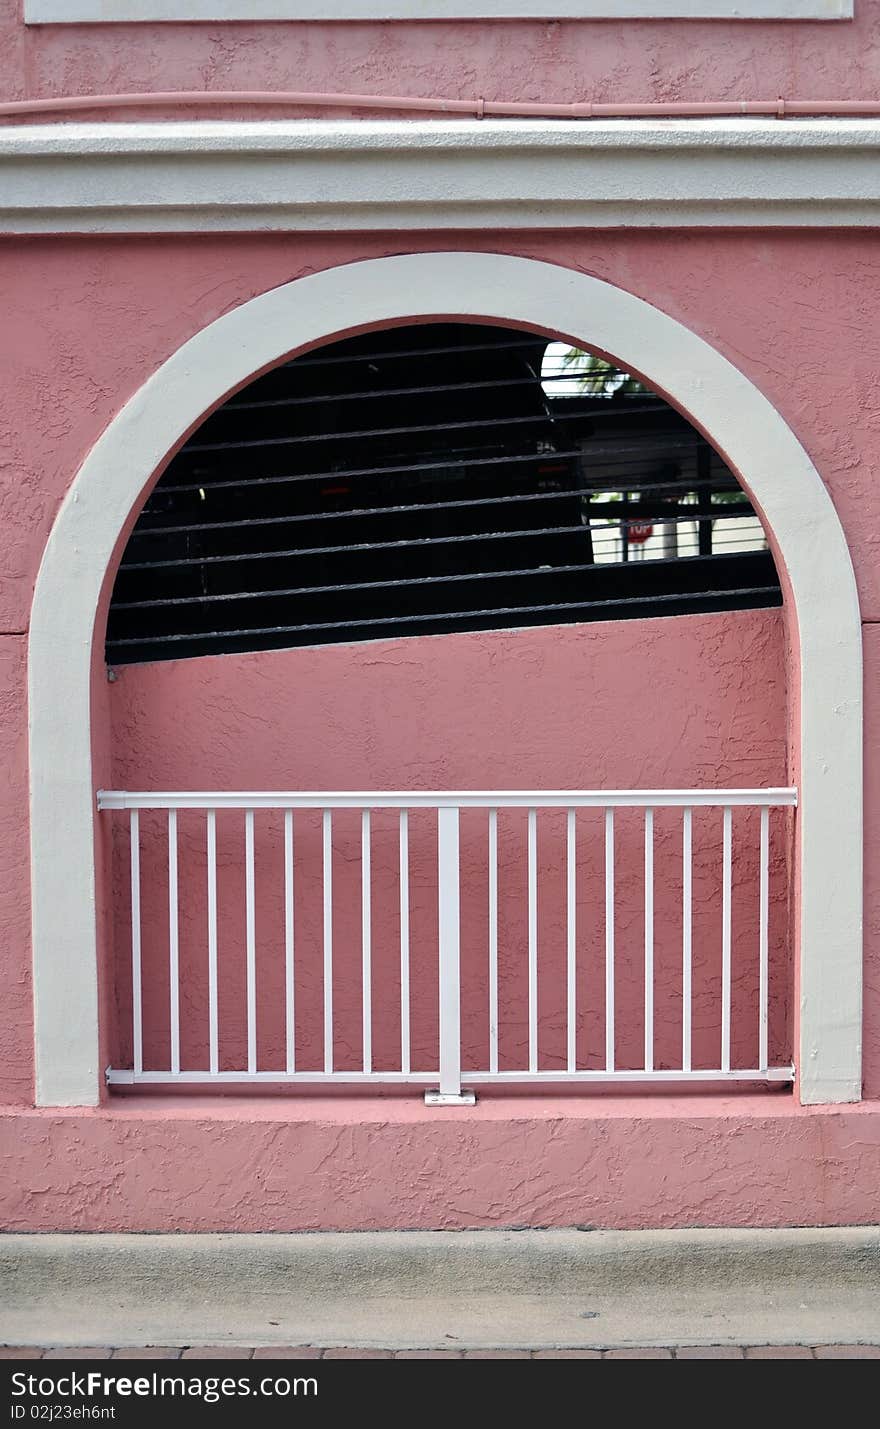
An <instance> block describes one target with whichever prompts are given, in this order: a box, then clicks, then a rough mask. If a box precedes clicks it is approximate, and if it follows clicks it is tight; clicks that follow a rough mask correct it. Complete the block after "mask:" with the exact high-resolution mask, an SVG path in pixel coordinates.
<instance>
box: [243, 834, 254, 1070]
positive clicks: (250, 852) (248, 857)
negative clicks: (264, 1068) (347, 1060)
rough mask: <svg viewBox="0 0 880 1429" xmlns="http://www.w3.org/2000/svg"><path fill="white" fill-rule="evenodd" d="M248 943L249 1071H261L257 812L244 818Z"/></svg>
mask: <svg viewBox="0 0 880 1429" xmlns="http://www.w3.org/2000/svg"><path fill="white" fill-rule="evenodd" d="M244 874H245V880H244V889H245V940H246V956H247V1068H248V1072H249V1073H251V1072H255V1071H256V1070H257V936H256V914H255V900H254V811H253V809H248V810H246V812H245V816H244Z"/></svg>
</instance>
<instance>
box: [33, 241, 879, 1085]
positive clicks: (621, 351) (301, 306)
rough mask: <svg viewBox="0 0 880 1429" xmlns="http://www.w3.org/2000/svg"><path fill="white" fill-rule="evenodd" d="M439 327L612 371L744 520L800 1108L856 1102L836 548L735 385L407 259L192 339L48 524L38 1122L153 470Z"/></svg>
mask: <svg viewBox="0 0 880 1429" xmlns="http://www.w3.org/2000/svg"><path fill="white" fill-rule="evenodd" d="M444 315H454V316H456V317H462V318H468V317H474V318H486V319H495V320H497V321H499V322H503V323H514V324H516V323H522V324H524V325H526V326H530V327H538V328H542V329H545V330H550V331H555V332H559V333H563V334H566V335H568V336H570V337H572V338H575V339H577V340H578V341H580V342H582V343H584V344H585V345H588V346H591V347H595V348H598V349H600V350H601V351H604V352H606V353H609V354H612V355H613V356H614V357H616V358H617V359H619V360H620V361H621V362H622V363H623V364H625V365H628V366H632V367H633V368H634V369H635V370H637V371H639V372H640V373H642V374H643V375H644V376H645V377H646V378H647V380H648V381H649V382H651V383H652V384H654V385H656V386H657V387H658V388H659V389H660V390H662V391H663V392H664V393H666V394H668V396H669V397H670V398H671V399H672V400H673V401H674V402H676V403H677V404H679V405H680V406H681V408H682V409H683V410H684V411H685V412H686V413H687V414H688V415H689V416H690V417H691V418H692V419H693V420H694V421H695V422H696V423H697V424H698V425H699V426H700V427H701V428H703V430H705V431H706V432H707V433H708V434H709V435H710V436H711V438H712V440H713V442H715V443H716V444H717V445H718V446H719V447H720V448H721V450H722V451H723V452H724V453H725V455H726V457H727V459H728V460H729V461H730V462H731V464H732V465H733V466H734V468H735V469H736V470H737V472H738V473H739V474H740V476H741V478H742V480H743V482H744V484H745V485H746V486H747V488H748V490H749V492H750V493H751V495H752V497H753V498H754V500H755V502H756V504H757V505H758V507H759V508H760V510H761V511H762V513H763V516H764V519H765V521H766V523H767V525H768V527H769V529H770V530H771V531H772V533H773V538H774V541H775V544H776V548H777V558H778V559H779V560H780V561H781V563H782V566H783V567H784V570H783V572H782V574H783V579H784V581H785V582H786V584H787V588H788V589H787V595H788V599H789V600H790V601H791V602H792V603H793V607H794V612H795V615H796V620H797V628H798V631H799V637H800V652H799V654H800V739H801V748H800V780H799V786H800V798H799V813H798V820H799V832H800V840H799V859H800V865H799V870H798V872H799V886H800V903H799V916H800V928H799V947H800V966H799V977H798V981H797V986H798V997H799V1003H798V1046H797V1054H796V1055H797V1065H798V1082H799V1090H800V1097H801V1100H802V1101H803V1102H806V1103H827V1102H847V1101H854V1100H858V1098H859V1097H860V1095H861V998H862V936H861V934H862V930H861V904H862V856H861V855H862V813H861V806H862V708H861V702H862V673H861V626H860V617H859V607H858V598H857V594H856V587H855V579H854V575H853V569H852V562H851V560H850V555H849V551H848V548H847V545H846V540H845V537H844V534H843V530H842V528H841V526H840V522H839V521H838V518H837V515H836V512H835V510H834V507H833V505H832V502H831V499H830V497H829V495H828V492H827V491H826V489H825V487H824V485H823V483H822V481H821V479H820V477H819V474H818V472H817V471H816V469H815V467H814V466H813V464H812V462H811V461H810V459H809V457H808V456H807V454H806V452H805V451H804V449H803V447H802V446H801V445H800V443H799V442H798V441H797V439H796V437H795V436H794V435H793V433H792V432H791V430H790V429H789V428H788V427H787V426H786V424H785V422H784V421H783V419H782V418H781V416H780V415H779V413H778V412H777V411H776V410H775V408H774V407H773V406H772V405H771V404H770V402H769V401H767V400H766V398H765V397H763V396H762V394H761V393H760V392H759V391H758V389H757V388H756V387H755V386H754V385H753V384H752V383H751V382H749V381H748V379H747V378H746V377H745V376H744V375H743V374H742V373H741V372H740V371H738V369H737V368H735V367H734V366H733V365H732V364H731V363H730V362H728V361H727V359H726V358H724V357H722V356H721V355H720V354H719V353H718V352H717V351H716V350H715V349H714V348H712V347H711V346H709V344H708V343H706V342H705V341H703V339H702V338H700V337H697V336H696V335H695V334H694V333H693V332H691V331H689V330H688V329H687V328H686V327H684V326H683V325H682V324H681V323H679V322H676V321H675V320H674V319H673V318H671V317H669V316H667V315H666V314H664V313H662V312H660V311H659V310H658V309H657V308H654V307H652V306H651V305H650V304H648V303H646V302H644V301H643V300H641V299H639V298H636V297H634V296H632V294H630V293H627V292H624V291H623V290H621V289H620V288H616V287H613V286H611V285H610V284H608V283H605V282H601V281H600V280H598V279H596V278H592V277H588V276H585V275H584V274H582V273H578V272H575V271H573V270H571V269H568V268H563V267H559V266H556V265H554V264H550V263H543V262H538V261H534V260H531V259H524V258H514V257H508V256H503V255H497V254H487V253H425V254H412V255H405V256H401V257H392V258H381V259H373V260H369V261H365V262H358V263H352V264H349V265H345V266H341V267H336V268H332V269H330V270H328V271H326V272H323V273H320V274H317V275H315V276H310V277H306V278H302V279H299V280H297V281H294V282H292V283H288V284H286V285H285V286H283V287H280V288H276V289H273V290H272V291H271V292H268V293H265V294H263V295H261V296H260V297H257V298H254V299H252V300H251V301H249V302H246V303H244V304H243V305H242V306H241V307H239V308H236V309H235V310H233V311H232V312H230V313H227V314H226V315H224V316H223V317H221V318H218V319H217V320H216V321H215V322H213V323H211V324H210V325H209V326H208V327H206V328H204V329H203V330H202V331H201V332H198V333H196V335H195V336H194V337H192V338H191V339H190V340H189V341H188V342H187V343H185V344H184V346H183V347H181V348H180V349H179V350H178V351H177V352H175V353H174V354H173V355H172V356H171V357H170V358H169V359H168V360H167V361H166V362H165V363H163V365H162V366H161V367H160V368H159V369H158V370H157V371H156V372H155V373H154V374H153V376H152V377H151V378H150V379H149V380H148V381H147V382H146V383H144V385H143V387H141V388H140V390H139V391H138V392H136V393H135V395H134V396H133V397H132V398H131V400H130V401H129V402H127V403H126V405H125V407H123V408H122V410H121V411H120V412H119V414H118V415H117V416H116V417H115V418H114V420H113V421H112V422H111V423H110V425H109V426H108V427H107V429H106V431H105V432H104V433H103V435H102V436H101V438H100V440H99V441H98V442H97V443H96V445H95V446H94V447H93V449H92V451H91V452H90V453H89V455H88V457H87V458H86V460H85V462H84V463H83V465H82V467H81V468H80V470H79V472H78V474H77V476H76V478H75V480H74V482H73V484H72V486H71V488H70V491H69V493H68V495H67V497H66V499H65V501H64V503H63V505H62V507H61V509H60V511H59V513H58V516H57V519H56V521H55V524H54V526H53V529H52V532H51V535H50V537H49V540H48V543H47V545H46V549H45V552H44V555H43V560H42V564H41V566H40V571H39V576H38V578H37V583H36V589H35V593H34V602H33V609H32V618H31V628H30V642H29V699H30V770H31V877H32V885H31V891H32V908H33V958H34V1005H35V1053H36V1086H37V1091H36V1096H37V1103H38V1105H42V1106H76V1105H93V1104H95V1103H96V1102H97V1100H98V1096H99V1085H100V1070H101V1069H100V1065H99V1039H98V976H97V930H96V916H97V908H96V891H95V864H94V850H93V830H94V820H95V817H96V814H95V799H94V793H95V788H94V780H93V773H92V752H91V737H90V698H91V696H90V683H91V654H92V642H93V637H94V632H95V618H96V612H97V609H98V604H99V600H100V596H101V591H102V586H103V584H104V581H105V578H106V575H107V571H108V567H109V564H110V562H111V561H112V559H113V556H114V550H115V548H116V547H117V544H118V542H119V539H120V535H121V533H122V532H123V530H124V527H125V524H126V522H127V520H128V519H129V517H130V514H131V512H132V511H133V509H135V508H136V506H137V505H138V503H139V501H140V499H141V495H142V492H143V490H144V488H145V486H146V485H147V484H148V483H149V481H150V478H151V475H152V474H153V473H154V472H155V471H156V470H157V468H159V466H160V465H161V464H162V462H163V461H164V460H165V459H166V458H167V455H168V453H169V451H171V450H172V449H173V448H174V447H175V446H176V445H177V444H178V443H179V442H180V441H181V440H182V439H183V438H184V437H185V435H186V433H187V432H188V431H189V430H190V429H191V428H192V426H193V424H194V423H195V422H197V421H198V419H199V418H200V417H201V415H202V414H203V413H205V412H206V411H208V410H209V409H210V408H211V407H213V406H214V405H216V404H217V403H218V402H219V401H220V400H221V399H222V398H223V397H224V396H225V395H226V394H227V393H228V392H229V391H231V390H232V389H233V388H235V387H237V386H239V385H241V384H242V383H243V382H245V381H247V379H248V378H249V377H250V376H252V375H253V374H255V373H257V372H259V371H260V370H261V369H263V368H265V367H267V366H269V365H271V364H273V363H275V362H277V361H279V360H281V359H283V358H284V357H285V356H287V355H288V354H289V353H291V352H293V351H296V350H298V349H300V348H302V347H304V346H307V345H310V344H314V343H317V342H321V341H323V340H327V339H329V338H331V337H333V336H335V335H337V334H338V333H340V332H344V331H346V330H351V329H353V328H356V327H360V326H364V325H376V324H383V323H389V322H394V321H396V320H406V319H418V318H425V317H437V316H444Z"/></svg>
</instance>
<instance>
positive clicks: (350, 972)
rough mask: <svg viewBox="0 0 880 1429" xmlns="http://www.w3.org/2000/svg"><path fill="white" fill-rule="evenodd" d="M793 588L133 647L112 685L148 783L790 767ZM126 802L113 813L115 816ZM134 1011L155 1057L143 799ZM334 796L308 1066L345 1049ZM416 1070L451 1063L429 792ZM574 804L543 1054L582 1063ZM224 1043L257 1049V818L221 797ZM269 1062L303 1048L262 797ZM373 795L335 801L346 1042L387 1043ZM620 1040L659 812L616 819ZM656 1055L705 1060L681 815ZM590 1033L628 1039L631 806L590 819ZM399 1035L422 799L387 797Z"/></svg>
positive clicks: (329, 785)
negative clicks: (328, 901) (684, 1004)
mask: <svg viewBox="0 0 880 1429" xmlns="http://www.w3.org/2000/svg"><path fill="white" fill-rule="evenodd" d="M783 646H784V633H783V622H782V614H781V612H780V611H778V610H769V611H737V612H732V613H729V614H716V615H704V616H688V617H682V618H679V619H665V620H664V619H654V620H640V621H623V622H600V623H597V624H595V625H581V626H550V627H544V628H541V629H537V630H509V631H494V632H485V633H474V634H460V635H446V636H432V637H427V638H421V639H418V638H417V639H404V640H382V641H374V642H369V643H360V644H354V645H336V646H325V647H322V648H316V649H301V650H276V651H266V652H262V653H255V654H249V655H240V656H214V657H205V658H201V659H192V660H178V661H167V662H162V663H158V664H145V665H131V666H127V667H126V666H123V667H120V668H119V669H118V670H117V672H116V673H117V679H116V681H115V682H114V683H113V684H111V685H110V686H109V692H110V704H111V710H112V720H113V746H112V752H113V775H112V777H113V787H114V788H121V789H178V788H197V789H198V788H206V789H230V788H242V789H267V788H283V789H364V790H369V789H475V788H488V789H494V788H498V789H504V788H511V787H513V788H534V789H590V788H612V789H613V788H627V787H633V786H635V787H651V786H655V787H659V788H663V787H670V788H676V787H678V788H681V787H684V788H690V787H703V786H710V787H711V786H718V785H720V786H721V787H724V786H731V787H742V786H752V785H757V786H771V787H772V786H775V785H780V784H783V783H784V782H785V768H786V748H785V745H786V739H785V735H786V697H785V679H784V668H785V667H784V658H783ZM109 817H110V816H105V819H104V822H105V823H107V822H108V821H109ZM115 822H116V827H117V829H118V831H119V838H118V841H117V854H118V861H117V868H116V884H115V900H114V901H115V910H116V928H115V946H116V949H117V954H118V964H117V971H116V975H115V978H114V979H113V981H114V984H115V986H116V987H117V989H118V991H119V1014H120V1018H119V1033H120V1038H119V1042H118V1044H117V1047H116V1049H115V1050H114V1051H113V1053H112V1054H111V1056H112V1060H113V1065H114V1066H125V1067H127V1066H130V1065H131V1062H130V1058H131V1050H130V1045H129V1043H130V1034H129V1028H130V1020H131V1019H130V1010H129V1008H130V1001H129V998H128V988H129V983H130V973H129V967H130V953H129V948H130V942H129V926H130V920H129V871H128V840H127V827H128V819H127V816H126V815H124V814H123V815H120V816H118V817H117V819H116V821H115ZM319 822H320V816H319V815H317V814H316V815H308V814H305V815H298V816H297V819H296V821H295V840H296V843H295V847H296V914H295V927H296V966H297V977H296V1007H297V1028H296V1039H297V1049H298V1059H299V1060H298V1065H299V1066H300V1067H301V1068H308V1067H312V1068H319V1067H320V1066H321V1063H322V1055H323V1054H322V1035H323V1034H322V1002H321V1000H322V988H323V981H322V973H321V968H322V957H323V951H322V907H321V887H322V885H321V879H322V855H321V838H320V827H319ZM409 823H410V827H409V849H410V892H411V915H410V934H411V946H412V954H411V960H412V966H411V999H410V1003H411V1019H412V1020H411V1035H412V1045H413V1066H414V1068H416V1069H419V1068H423V1069H431V1068H435V1067H436V1065H437V1062H436V1058H437V992H436V988H437V970H436V942H437V930H436V905H437V879H436V833H435V820H434V818H433V816H431V815H430V814H427V813H425V814H418V813H411V814H410V819H409ZM564 827H565V814H564V812H562V813H548V814H544V815H541V816H540V817H539V822H538V946H539V986H538V1015H539V1020H540V1047H539V1052H540V1055H539V1065H540V1066H541V1067H542V1068H552V1067H561V1066H564V1065H565V1029H566V1015H565V939H566V922H565V906H566V905H565V887H564V870H565V859H566V854H565V837H564ZM217 828H218V858H219V869H220V872H219V903H218V923H219V932H218V942H219V949H220V991H219V998H220V1020H221V1066H224V1067H228V1068H230V1069H235V1068H240V1067H242V1066H244V1065H246V1025H245V1005H244V1000H243V997H242V978H243V975H244V928H243V917H244V904H245V892H244V869H243V862H242V839H243V816H242V815H241V814H240V813H231V814H228V815H226V814H220V815H219V816H218V819H217ZM772 830H773V845H772V855H773V856H772V882H771V888H772V908H771V945H772V955H771V971H772V976H771V1007H772V1017H771V1037H770V1043H771V1051H770V1061H771V1064H773V1065H781V1064H785V1063H786V1062H787V1061H790V1060H791V1042H790V1029H789V1018H788V1013H789V1010H790V997H789V978H790V947H789V944H788V939H787V928H788V919H787V898H788V852H789V847H790V834H791V820H790V818H789V817H788V815H787V814H786V813H785V812H784V811H779V812H778V813H777V814H774V816H773V821H772ZM461 833H462V860H461V862H462V890H461V895H462V896H461V901H462V978H463V1005H462V1016H463V1024H464V1065H465V1067H471V1068H474V1069H480V1068H486V1067H487V1066H488V1048H487V1027H488V1004H487V967H488V920H487V912H486V900H487V877H488V875H487V865H488V852H487V840H486V816H485V814H484V813H479V812H474V813H469V814H465V815H463V816H462V820H461ZM256 836H257V837H256V879H257V882H256V928H257V998H258V1025H257V1036H258V1066H259V1067H260V1068H261V1069H262V1068H265V1069H267V1070H271V1069H277V1068H279V1067H283V1066H284V1061H285V1057H284V984H283V975H284V930H283V921H282V919H283V906H284V898H283V872H282V870H283V827H282V823H281V819H280V817H278V816H276V815H272V814H259V815H258V816H257V819H256ZM360 836H361V835H360V817H359V815H358V814H357V813H343V812H340V813H338V814H336V815H335V816H334V873H333V880H334V998H333V1002H334V1019H335V1030H336V1048H335V1050H336V1057H335V1065H336V1066H337V1067H338V1068H339V1069H343V1068H351V1069H354V1070H357V1069H358V1068H359V1067H360V1066H361V1060H360V1059H361V1046H362V1043H361V992H360V990H361V967H360V960H361V926H360V920H361V901H360V899H361V894H360V877H361V868H360ZM179 837H180V873H179V901H180V907H181V910H182V919H181V952H180V956H181V969H182V985H183V1029H182V1037H183V1041H182V1056H183V1066H184V1067H185V1068H191V1069H193V1070H198V1069H201V1068H204V1067H206V1066H207V1065H208V1050H207V1028H208V988H207V937H206V926H207V912H206V870H205V822H204V815H202V814H182V815H181V816H180V818H179ZM720 839H721V815H720V812H718V811H698V812H697V813H696V814H695V816H694V850H695V869H694V895H693V903H694V909H695V913H694V967H695V972H694V1065H695V1066H718V1065H719V1064H720V1052H719V1039H720V1017H719V1007H720V992H719V987H720V984H719V977H720V947H721V929H720V906H721V847H720ZM615 842H616V853H615V864H616V887H617V898H616V900H615V901H616V909H615V923H616V940H617V978H616V981H617V990H616V1014H617V1016H616V1022H617V1059H618V1065H620V1066H639V1065H641V1058H642V1056H643V1046H644V1031H643V1029H644V1017H643V1005H644V978H643V968H644V953H643V948H644V934H643V909H644V892H643V889H644V872H643V868H644V835H643V827H642V815H641V813H640V812H636V811H632V812H630V811H620V812H619V813H618V815H617V818H616V840H615ZM654 843H655V854H654V858H655V930H656V931H655V950H654V956H655V967H656V978H655V986H656V992H655V1018H654V1032H655V1054H656V1058H657V1065H658V1066H667V1067H670V1066H671V1067H674V1066H676V1065H680V1049H681V945H682V927H681V897H682V893H681V814H680V812H679V811H675V810H668V811H663V810H658V811H657V813H656V815H655V836H654ZM577 847H578V885H579V887H578V906H577V919H578V963H579V979H578V982H579V986H578V1007H579V1012H578V1056H579V1061H580V1064H581V1065H582V1066H594V1067H595V1066H601V1065H602V1059H603V1058H604V956H605V954H604V937H605V927H604V875H603V867H604V824H603V814H602V811H601V810H598V811H594V812H589V811H585V812H584V813H583V814H582V815H579V816H578V820H577ZM734 849H735V871H736V879H735V894H734V908H733V933H734V938H733V971H734V1019H733V1020H734V1037H733V1056H734V1065H735V1066H746V1067H749V1066H755V1065H757V974H758V959H757V947H758V934H757V892H756V889H757V877H758V873H757V851H758V819H757V815H755V814H753V813H750V812H748V811H742V812H739V811H738V812H737V814H736V817H735V820H734ZM141 850H142V852H141V887H142V895H141V909H142V929H143V961H144V1000H145V1002H144V1005H145V1019H146V1031H145V1065H146V1066H147V1067H148V1068H149V1067H155V1068H157V1069H161V1068H163V1067H167V1066H168V1064H169V1049H168V1011H167V1009H168V976H167V958H168V953H167V943H168V930H167V916H168V915H167V872H166V866H165V865H166V861H167V839H166V831H165V818H164V816H163V815H158V816H151V815H149V814H146V813H144V814H142V815H141ZM499 854H500V870H499V899H500V926H499V945H500V996H501V1027H500V1032H501V1066H502V1068H505V1067H509V1068H511V1069H514V1068H517V1067H522V1066H524V1065H526V1064H527V1041H528V1012H527V1006H528V1003H527V985H526V970H527V965H528V958H527V947H526V931H527V927H528V911H527V903H526V891H527V871H526V863H525V814H524V813H523V812H513V813H510V814H504V813H502V814H501V816H500V818H499ZM371 885H372V920H371V922H372V965H373V966H372V970H373V978H372V984H373V1054H374V1058H375V1064H376V1065H377V1066H384V1067H388V1068H394V1067H399V1065H400V1063H399V1046H400V1038H399V1025H400V1023H399V958H400V954H399V946H400V940H399V914H398V906H399V893H398V835H397V815H396V813H393V812H392V813H388V814H382V813H379V812H374V814H373V816H372V878H371Z"/></svg>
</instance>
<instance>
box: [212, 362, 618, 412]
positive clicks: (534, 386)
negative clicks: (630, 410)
mask: <svg viewBox="0 0 880 1429" xmlns="http://www.w3.org/2000/svg"><path fill="white" fill-rule="evenodd" d="M580 375H581V374H579V373H578V372H577V370H576V369H573V370H572V371H570V372H552V373H548V374H547V376H542V377H540V378H537V377H535V376H528V377H502V378H499V379H496V380H494V381H491V382H488V381H487V382H478V381H474V382H441V383H434V384H431V385H428V386H421V385H420V386H418V387H381V388H370V390H369V391H367V392H315V393H314V395H313V396H310V397H308V396H307V397H267V398H265V399H264V400H262V401H257V402H236V400H235V398H232V399H231V400H230V401H229V402H226V403H225V404H224V406H223V407H221V408H220V409H219V410H220V411H221V412H257V411H262V410H265V409H266V408H271V407H302V406H307V405H309V404H310V403H315V402H376V401H384V400H385V398H386V397H423V396H425V395H426V394H430V395H431V396H433V395H435V394H436V393H438V392H461V393H462V394H465V393H470V392H487V391H491V390H496V389H498V390H503V389H505V388H510V387H529V388H531V390H532V391H533V392H534V391H536V390H539V389H541V388H543V387H544V386H545V385H546V383H548V382H577V381H578V378H579V376H580ZM570 395H571V396H572V397H580V396H590V395H591V394H590V393H589V392H583V393H580V392H572V393H571V394H570ZM553 400H554V401H555V400H556V399H555V398H554V399H553ZM213 415H215V416H216V415H217V413H214V414H213Z"/></svg>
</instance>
